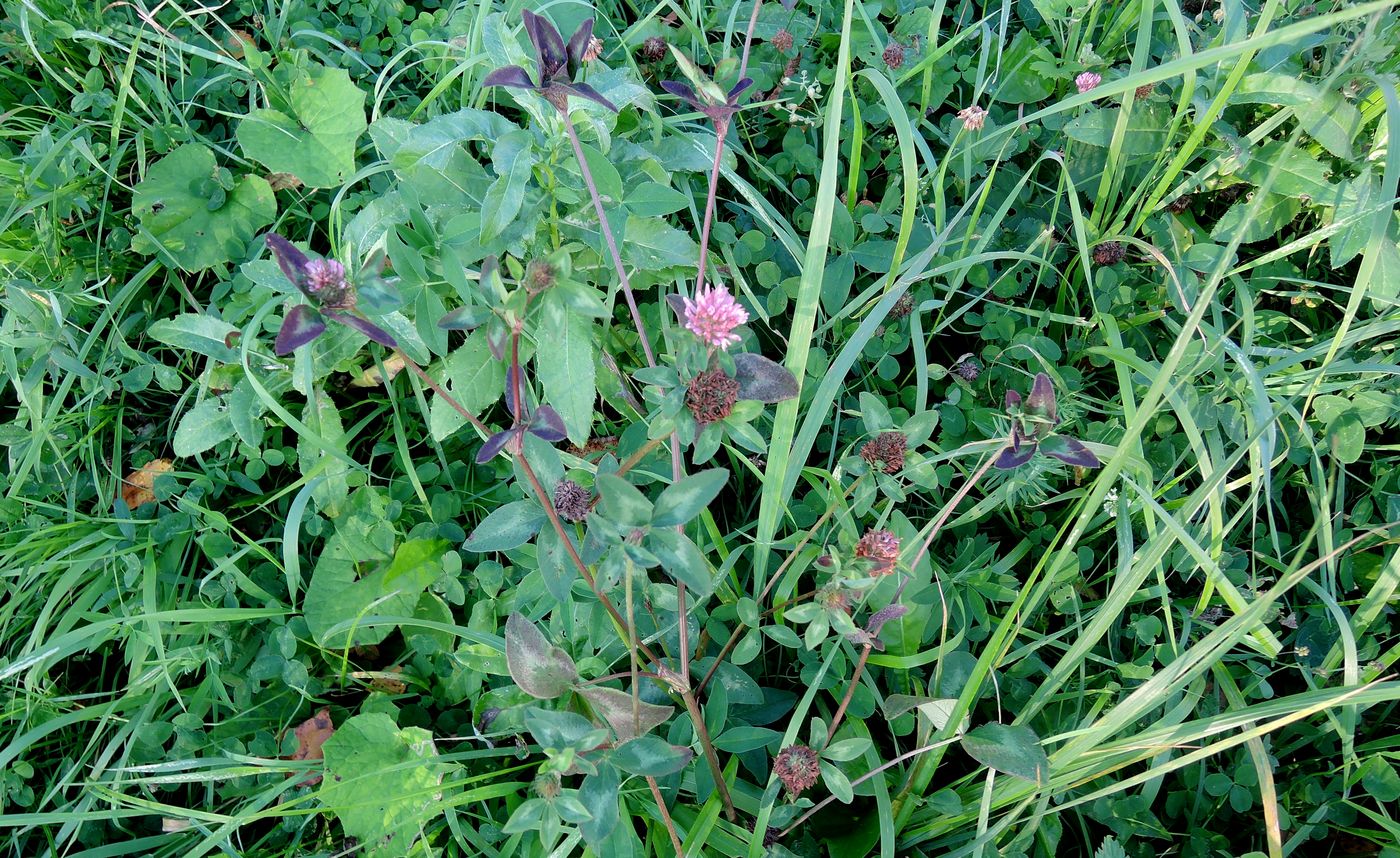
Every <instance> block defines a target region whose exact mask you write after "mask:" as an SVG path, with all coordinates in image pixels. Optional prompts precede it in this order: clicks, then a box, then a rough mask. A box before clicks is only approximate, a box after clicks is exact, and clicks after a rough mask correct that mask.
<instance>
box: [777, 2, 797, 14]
mask: <svg viewBox="0 0 1400 858" xmlns="http://www.w3.org/2000/svg"><path fill="white" fill-rule="evenodd" d="M780 2H781V3H782V4H783V8H784V9H786V10H787V11H789V12H791V11H792V10H793V9H796V8H797V0H780Z"/></svg>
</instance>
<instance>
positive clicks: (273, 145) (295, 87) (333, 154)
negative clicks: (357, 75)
mask: <svg viewBox="0 0 1400 858" xmlns="http://www.w3.org/2000/svg"><path fill="white" fill-rule="evenodd" d="M288 101H289V105H288V106H289V107H290V109H291V115H290V116H288V115H287V114H286V113H283V112H282V111H280V110H271V109H262V110H254V111H253V112H252V113H250V114H248V116H246V117H245V118H244V119H243V121H242V122H240V123H238V132H237V134H238V143H239V145H241V146H242V147H243V152H244V154H246V155H247V156H248V157H249V158H252V159H253V160H254V161H258V162H259V163H261V164H262V165H263V166H265V167H267V168H268V169H269V170H271V171H273V172H275V173H291V174H292V175H294V176H296V177H297V178H298V179H301V181H302V183H303V184H305V185H306V186H307V187H310V188H333V187H337V186H339V185H342V184H344V183H345V180H346V179H347V178H349V176H350V174H351V173H353V172H354V171H355V143H356V142H357V141H358V140H359V139H360V135H361V134H364V133H365V128H366V123H365V94H364V92H363V91H361V90H360V88H359V87H357V86H355V84H353V83H351V81H350V73H349V72H347V71H346V70H345V69H331V68H325V67H322V66H316V67H314V68H311V69H308V70H305V71H302V72H301V73H300V74H298V75H297V76H296V77H295V78H294V79H293V80H292V82H291V84H290V92H289V93H288Z"/></svg>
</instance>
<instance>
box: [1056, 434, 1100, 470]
mask: <svg viewBox="0 0 1400 858" xmlns="http://www.w3.org/2000/svg"><path fill="white" fill-rule="evenodd" d="M1040 452H1042V453H1044V454H1045V455H1047V456H1054V457H1055V458H1056V459H1059V460H1060V461H1061V462H1064V463H1065V464H1066V465H1074V466H1075V467H1077V468H1098V467H1102V466H1103V463H1102V462H1100V461H1099V457H1098V456H1095V455H1094V453H1093V451H1092V450H1090V449H1089V448H1088V447H1086V446H1084V444H1083V442H1081V441H1078V440H1076V439H1074V438H1070V437H1067V436H1065V435H1051V436H1050V437H1048V438H1046V439H1045V440H1043V441H1041V442H1040Z"/></svg>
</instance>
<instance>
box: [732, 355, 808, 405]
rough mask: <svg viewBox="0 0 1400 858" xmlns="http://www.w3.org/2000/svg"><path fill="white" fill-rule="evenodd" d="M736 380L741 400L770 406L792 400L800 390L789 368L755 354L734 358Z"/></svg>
mask: <svg viewBox="0 0 1400 858" xmlns="http://www.w3.org/2000/svg"><path fill="white" fill-rule="evenodd" d="M734 379H735V380H736V381H738V382H739V398H740V399H756V400H758V401H759V402H767V403H769V404H772V403H774V402H782V401H783V400H785V399H792V398H793V397H794V396H796V395H797V394H798V390H799V388H798V384H797V379H796V378H795V377H794V376H793V374H792V373H791V372H789V371H788V368H787V367H785V366H783V365H782V364H780V363H775V362H774V361H771V360H769V359H768V358H766V357H764V356H763V355H761V354H755V353H753V352H744V353H741V354H737V355H735V356H734Z"/></svg>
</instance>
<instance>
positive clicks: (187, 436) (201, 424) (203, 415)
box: [173, 397, 236, 456]
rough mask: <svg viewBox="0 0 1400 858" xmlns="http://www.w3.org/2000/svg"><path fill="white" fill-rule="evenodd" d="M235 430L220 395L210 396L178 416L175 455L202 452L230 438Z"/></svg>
mask: <svg viewBox="0 0 1400 858" xmlns="http://www.w3.org/2000/svg"><path fill="white" fill-rule="evenodd" d="M235 431H236V430H235V429H234V428H233V420H232V419H231V418H230V416H229V412H228V406H227V403H225V402H224V399H223V398H222V397H210V398H209V399H206V400H204V401H203V402H201V403H199V404H198V405H196V406H195V407H194V408H191V409H190V410H189V411H187V412H185V416H184V417H181V418H180V425H179V426H178V427H176V429H175V439H174V444H173V448H174V452H175V455H177V456H193V455H196V454H198V453H203V452H204V451H205V450H208V449H209V448H211V447H213V446H215V445H216V444H218V443H220V442H222V441H227V440H228V439H229V438H232V437H233V435H234V432H235Z"/></svg>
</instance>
